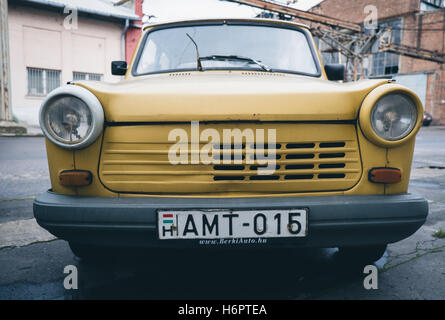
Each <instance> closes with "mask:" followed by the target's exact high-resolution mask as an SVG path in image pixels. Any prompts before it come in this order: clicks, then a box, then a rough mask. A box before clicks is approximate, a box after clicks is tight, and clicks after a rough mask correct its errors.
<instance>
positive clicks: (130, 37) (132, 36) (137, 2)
mask: <svg viewBox="0 0 445 320" xmlns="http://www.w3.org/2000/svg"><path fill="white" fill-rule="evenodd" d="M133 1H134V12H135V13H136V14H137V15H138V16H139V17H140V18H141V19H142V17H143V13H142V5H143V3H144V0H133ZM134 24H136V25H142V22H141V21H135V22H134ZM141 33H142V29H140V28H135V27H130V28H128V30H127V34H126V35H125V60H126V61H127V63H130V60H131V58H132V57H133V54H134V50H135V49H136V46H137V44H138V42H139V38H140V36H141Z"/></svg>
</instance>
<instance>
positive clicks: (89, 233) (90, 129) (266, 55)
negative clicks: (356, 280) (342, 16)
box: [34, 19, 428, 261]
mask: <svg viewBox="0 0 445 320" xmlns="http://www.w3.org/2000/svg"><path fill="white" fill-rule="evenodd" d="M112 72H113V74H115V75H121V76H123V75H124V76H125V79H123V80H122V81H120V82H118V83H105V82H93V81H79V82H73V83H70V84H68V85H66V86H63V87H60V88H58V89H56V90H54V91H53V92H51V93H50V94H49V95H48V96H47V98H46V99H45V101H44V102H43V104H42V107H41V110H40V124H41V128H42V130H43V132H44V134H45V136H46V146H47V153H48V161H49V168H50V175H51V184H52V189H51V190H49V191H48V192H47V193H46V194H44V195H42V196H40V197H38V198H37V199H36V200H35V202H34V215H35V217H36V219H37V221H38V223H39V224H40V225H41V226H42V227H43V228H45V229H47V230H48V231H50V232H51V233H53V234H54V235H56V236H57V237H59V238H62V239H65V240H67V241H69V243H70V246H71V248H72V250H73V252H74V253H75V254H76V255H78V256H80V257H89V256H94V255H95V253H96V252H98V251H100V250H102V249H103V248H105V247H106V248H115V247H151V248H209V247H210V248H215V249H216V248H225V249H229V250H237V249H240V248H247V249H253V248H277V247H339V248H340V252H343V253H344V254H346V255H352V256H353V257H355V258H357V259H359V258H360V259H363V261H365V260H366V261H374V260H376V259H378V258H379V257H380V256H381V255H382V254H383V252H384V250H385V248H386V245H387V244H388V243H392V242H396V241H399V240H402V239H404V238H406V237H408V236H410V235H411V234H413V233H414V232H415V231H416V230H417V229H418V228H420V227H421V226H422V224H423V223H424V222H425V219H426V217H427V214H428V204H427V202H426V200H425V199H423V198H422V197H419V196H416V195H412V194H408V193H407V189H408V182H409V178H410V169H411V162H412V156H413V150H414V143H415V136H416V133H417V132H418V130H419V128H420V126H421V125H422V117H423V106H422V103H421V101H420V100H419V97H418V96H417V95H416V94H415V93H414V92H413V91H411V90H409V89H408V88H405V87H403V86H401V85H398V84H396V83H395V82H393V81H391V80H362V81H357V82H350V83H344V82H343V81H341V80H343V77H344V67H343V66H341V65H326V66H323V64H322V62H321V59H320V55H319V53H318V51H317V48H316V44H315V42H314V39H313V37H312V36H311V34H310V32H309V29H308V28H307V27H305V26H304V25H300V24H296V23H292V22H283V21H273V20H258V19H226V20H225V19H213V20H199V21H196V20H195V21H181V22H174V23H165V24H158V25H150V26H148V27H146V28H145V30H144V32H143V35H142V37H141V39H140V42H139V45H138V48H137V50H136V53H135V55H134V57H133V60H132V62H131V63H130V64H129V65H128V66H127V64H126V63H125V62H122V61H115V62H113V63H112Z"/></svg>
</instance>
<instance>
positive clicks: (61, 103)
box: [40, 85, 104, 149]
mask: <svg viewBox="0 0 445 320" xmlns="http://www.w3.org/2000/svg"><path fill="white" fill-rule="evenodd" d="M103 124H104V113H103V109H102V106H101V104H100V102H99V100H97V98H96V96H94V95H93V94H92V93H91V92H90V91H88V90H87V89H84V88H82V87H79V86H76V85H68V86H63V87H60V88H58V89H56V90H54V91H52V92H51V93H50V94H49V95H48V96H47V98H46V99H45V101H44V102H43V104H42V107H41V109H40V126H41V128H42V131H43V133H44V134H45V136H46V137H47V138H48V139H49V140H50V141H51V142H52V143H54V144H56V145H58V146H60V147H62V148H65V149H82V148H85V147H87V146H89V145H90V144H92V143H93V142H94V141H95V140H96V139H97V138H98V136H99V135H100V133H101V132H102V128H103Z"/></svg>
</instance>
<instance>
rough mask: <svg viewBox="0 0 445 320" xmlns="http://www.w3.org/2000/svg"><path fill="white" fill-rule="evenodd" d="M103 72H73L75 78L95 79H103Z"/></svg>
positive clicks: (75, 79) (76, 79)
mask: <svg viewBox="0 0 445 320" xmlns="http://www.w3.org/2000/svg"><path fill="white" fill-rule="evenodd" d="M102 76H103V75H101V74H98V73H85V72H73V80H74V81H78V80H93V81H101V80H102Z"/></svg>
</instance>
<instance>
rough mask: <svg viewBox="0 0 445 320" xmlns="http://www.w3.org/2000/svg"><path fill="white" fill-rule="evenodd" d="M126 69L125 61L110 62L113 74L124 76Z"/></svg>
mask: <svg viewBox="0 0 445 320" xmlns="http://www.w3.org/2000/svg"><path fill="white" fill-rule="evenodd" d="M127 69H128V66H127V62H126V61H113V62H111V74H112V75H114V76H125V74H126V73H127Z"/></svg>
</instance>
